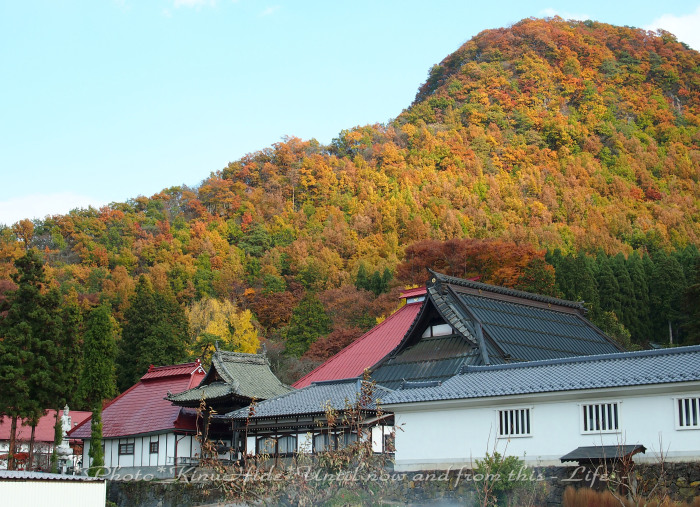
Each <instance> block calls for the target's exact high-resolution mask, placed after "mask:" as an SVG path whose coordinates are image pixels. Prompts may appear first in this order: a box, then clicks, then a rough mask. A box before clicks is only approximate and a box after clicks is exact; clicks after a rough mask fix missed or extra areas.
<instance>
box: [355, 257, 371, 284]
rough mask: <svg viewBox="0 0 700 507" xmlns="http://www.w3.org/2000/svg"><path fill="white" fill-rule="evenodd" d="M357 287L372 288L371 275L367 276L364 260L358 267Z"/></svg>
mask: <svg viewBox="0 0 700 507" xmlns="http://www.w3.org/2000/svg"><path fill="white" fill-rule="evenodd" d="M355 287H356V288H357V289H360V290H370V283H369V277H368V276H367V267H366V266H365V263H364V262H361V263H360V267H359V268H357V276H356V277H355Z"/></svg>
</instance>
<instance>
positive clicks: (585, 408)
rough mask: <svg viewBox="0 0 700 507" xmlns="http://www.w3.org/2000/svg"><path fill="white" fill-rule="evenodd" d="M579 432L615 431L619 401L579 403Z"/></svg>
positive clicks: (618, 419) (618, 413) (617, 427)
mask: <svg viewBox="0 0 700 507" xmlns="http://www.w3.org/2000/svg"><path fill="white" fill-rule="evenodd" d="M581 416H582V417H581V433H617V432H618V431H619V429H620V402H619V401H615V402H612V403H594V404H590V405H581Z"/></svg>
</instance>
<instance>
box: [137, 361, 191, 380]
mask: <svg viewBox="0 0 700 507" xmlns="http://www.w3.org/2000/svg"><path fill="white" fill-rule="evenodd" d="M201 365H202V364H201V361H200V360H199V359H197V360H196V361H195V362H193V363H183V364H172V365H170V366H153V365H151V367H150V368H148V372H147V373H146V374H145V375H144V376H143V377H141V380H149V379H154V378H162V377H173V376H175V375H190V374H191V373H192V368H194V367H196V366H199V367H200V368H201ZM202 371H204V370H203V369H202Z"/></svg>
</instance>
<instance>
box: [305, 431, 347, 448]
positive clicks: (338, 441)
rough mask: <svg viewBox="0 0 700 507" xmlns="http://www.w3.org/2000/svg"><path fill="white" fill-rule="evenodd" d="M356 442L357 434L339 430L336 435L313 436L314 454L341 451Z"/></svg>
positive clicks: (320, 434)
mask: <svg viewBox="0 0 700 507" xmlns="http://www.w3.org/2000/svg"><path fill="white" fill-rule="evenodd" d="M356 441H357V433H353V432H351V431H349V430H348V431H343V430H340V431H339V432H337V433H331V434H330V435H329V434H328V433H319V434H318V435H315V436H314V452H323V451H330V450H332V449H342V448H343V447H346V446H348V445H350V444H352V443H353V442H356Z"/></svg>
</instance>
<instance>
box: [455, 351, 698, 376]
mask: <svg viewBox="0 0 700 507" xmlns="http://www.w3.org/2000/svg"><path fill="white" fill-rule="evenodd" d="M694 352H700V345H689V346H685V347H667V348H663V349H650V350H634V351H627V352H617V353H614V354H598V355H590V356H572V357H562V358H559V359H542V360H539V361H522V362H519V363H507V364H496V365H489V366H477V365H466V366H465V367H464V368H463V371H462V372H460V373H459V374H461V375H464V374H468V373H469V372H477V371H496V370H514V369H526V368H536V367H538V366H549V365H559V364H578V363H588V362H596V361H611V360H616V359H633V358H637V357H654V356H666V355H669V356H672V355H680V354H687V353H694Z"/></svg>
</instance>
